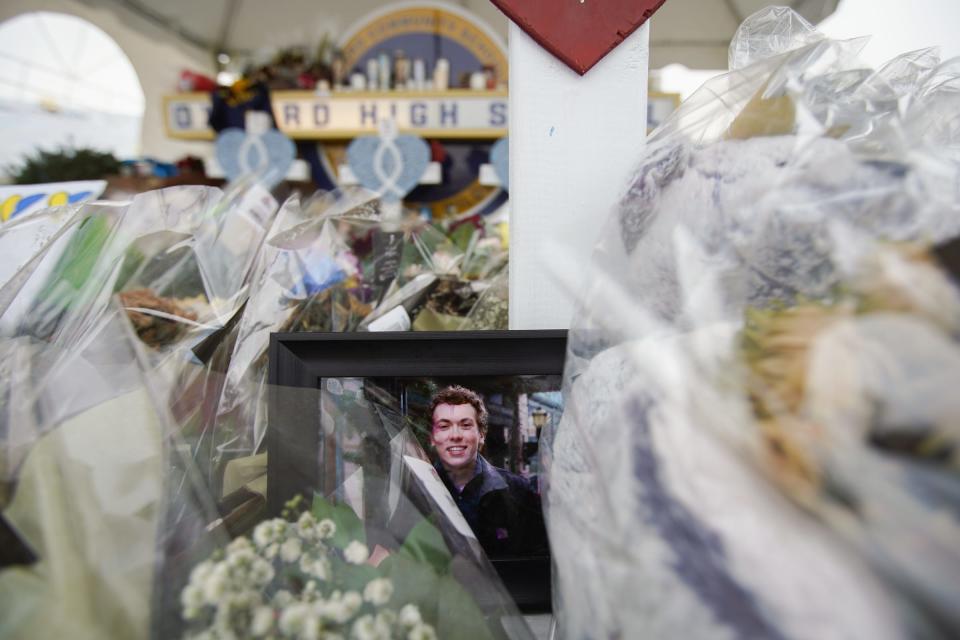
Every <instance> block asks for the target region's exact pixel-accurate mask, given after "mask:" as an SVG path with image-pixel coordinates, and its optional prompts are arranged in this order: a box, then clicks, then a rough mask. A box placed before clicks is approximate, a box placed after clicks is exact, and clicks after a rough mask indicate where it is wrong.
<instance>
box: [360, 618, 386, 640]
mask: <svg viewBox="0 0 960 640" xmlns="http://www.w3.org/2000/svg"><path fill="white" fill-rule="evenodd" d="M350 635H351V637H353V638H355V639H356V640H390V627H388V626H387V625H385V624H383V621H382V620H377V619H376V618H374V617H373V616H371V615H369V614H368V615H365V616H360V617H359V618H357V621H356V622H354V623H353V627H352V628H351V630H350Z"/></svg>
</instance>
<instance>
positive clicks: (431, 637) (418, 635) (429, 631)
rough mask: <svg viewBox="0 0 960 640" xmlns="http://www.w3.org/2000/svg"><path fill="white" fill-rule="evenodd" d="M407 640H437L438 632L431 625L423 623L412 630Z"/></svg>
mask: <svg viewBox="0 0 960 640" xmlns="http://www.w3.org/2000/svg"><path fill="white" fill-rule="evenodd" d="M407 640H437V632H436V631H434V630H433V627H431V626H430V625H428V624H424V623H422V622H421V623H420V624H418V625H417V626H415V627H414V628H413V629H411V630H410V633H408V634H407Z"/></svg>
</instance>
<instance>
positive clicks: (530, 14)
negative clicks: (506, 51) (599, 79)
mask: <svg viewBox="0 0 960 640" xmlns="http://www.w3.org/2000/svg"><path fill="white" fill-rule="evenodd" d="M664 2H665V0H643V1H642V2H637V1H636V0H609V1H607V2H587V1H583V2H569V3H563V4H557V3H555V2H552V1H551V0H493V4H495V5H496V6H497V8H498V9H500V10H501V11H502V12H503V13H504V14H505V15H506V16H507V17H508V18H510V19H511V20H512V21H513V22H515V23H516V24H517V26H518V27H520V28H521V29H523V30H524V31H525V32H526V33H527V35H529V36H530V37H531V38H533V39H534V40H536V41H537V43H538V44H539V45H540V46H541V47H543V48H544V49H546V50H547V51H549V52H550V53H552V54H553V55H554V56H556V57H557V58H558V59H560V60H561V61H562V62H563V63H564V64H565V65H567V66H568V67H570V68H571V69H573V70H574V71H576V72H577V73H579V74H580V75H583V74H585V73H586V72H587V71H589V70H590V68H591V67H593V65H595V64H596V63H597V62H599V61H600V59H601V58H603V57H604V56H605V55H607V54H608V53H609V52H610V51H611V50H612V49H613V48H614V47H616V46H617V45H619V44H620V43H621V42H623V40H624V39H625V38H626V37H627V36H629V35H630V34H631V33H633V32H634V31H636V30H637V29H638V28H640V27H641V26H642V25H643V24H644V23H646V21H647V20H649V19H650V18H651V16H653V14H655V13H656V12H657V10H658V9H660V7H661V6H662V5H663V3H664Z"/></svg>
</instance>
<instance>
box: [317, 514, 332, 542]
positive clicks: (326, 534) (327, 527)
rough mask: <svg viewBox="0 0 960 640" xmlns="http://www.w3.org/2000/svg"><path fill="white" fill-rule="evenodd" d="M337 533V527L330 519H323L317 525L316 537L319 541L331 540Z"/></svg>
mask: <svg viewBox="0 0 960 640" xmlns="http://www.w3.org/2000/svg"><path fill="white" fill-rule="evenodd" d="M336 533H337V525H336V524H334V522H333V520H331V519H330V518H324V519H323V520H321V521H320V522H318V523H317V535H319V536H320V539H321V540H327V539H329V538H332V537H333V536H334V535H335V534H336Z"/></svg>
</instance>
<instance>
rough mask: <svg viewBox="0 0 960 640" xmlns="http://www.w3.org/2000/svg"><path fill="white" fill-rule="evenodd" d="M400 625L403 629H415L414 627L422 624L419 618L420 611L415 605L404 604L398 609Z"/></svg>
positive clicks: (421, 619)
mask: <svg viewBox="0 0 960 640" xmlns="http://www.w3.org/2000/svg"><path fill="white" fill-rule="evenodd" d="M399 619H400V624H402V625H403V626H404V627H415V626H416V625H418V624H420V623H421V622H423V618H422V617H421V616H420V609H418V608H417V605H415V604H406V605H404V606H403V608H402V609H400V616H399Z"/></svg>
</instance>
